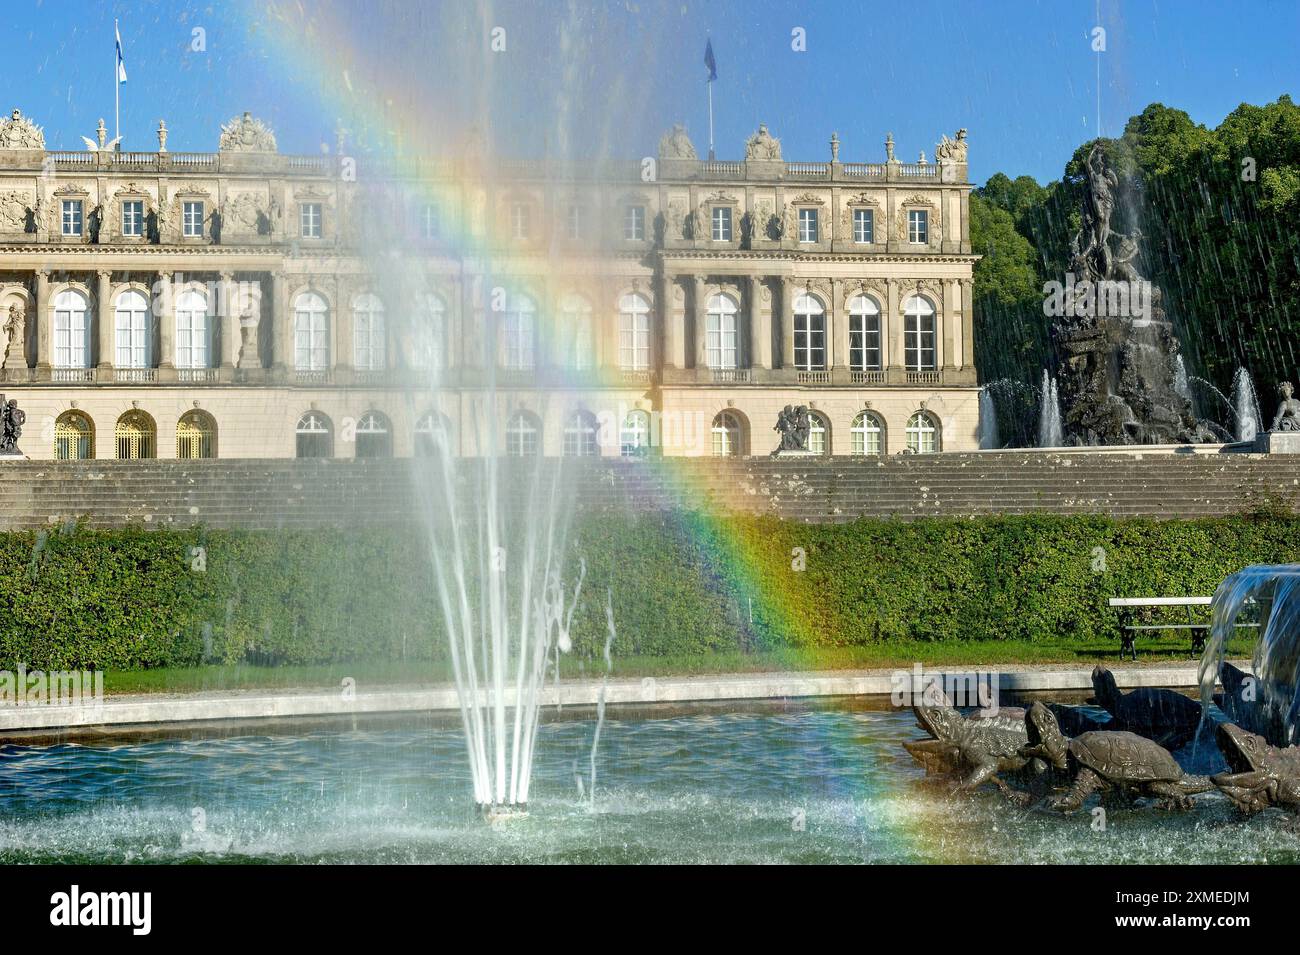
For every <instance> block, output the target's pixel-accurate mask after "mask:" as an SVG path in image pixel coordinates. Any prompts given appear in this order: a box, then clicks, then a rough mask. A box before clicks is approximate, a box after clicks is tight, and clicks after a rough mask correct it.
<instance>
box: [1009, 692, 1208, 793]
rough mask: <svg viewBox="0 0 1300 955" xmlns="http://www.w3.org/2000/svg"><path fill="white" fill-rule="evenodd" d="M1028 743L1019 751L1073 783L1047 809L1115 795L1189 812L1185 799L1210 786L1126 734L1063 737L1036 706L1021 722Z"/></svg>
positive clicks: (1164, 752) (1148, 744)
mask: <svg viewBox="0 0 1300 955" xmlns="http://www.w3.org/2000/svg"><path fill="white" fill-rule="evenodd" d="M1025 729H1026V733H1027V735H1028V737H1029V743H1028V745H1026V746H1025V747H1024V748H1023V749H1021V751H1020V753H1021V755H1022V756H1025V757H1041V758H1043V759H1046V760H1047V761H1048V762H1049V763H1050V764H1051V765H1052V766H1053V767H1054V768H1056V769H1057V770H1060V771H1062V772H1065V773H1068V775H1069V776H1070V778H1071V779H1072V780H1073V783H1072V784H1071V786H1070V788H1069V790H1068V791H1066V792H1064V793H1060V794H1057V795H1054V796H1051V797H1049V798H1048V800H1047V806H1048V808H1050V809H1056V810H1059V811H1061V812H1077V811H1078V810H1079V809H1081V808H1083V801H1084V800H1085V799H1087V798H1088V797H1089V796H1090V795H1092V794H1093V793H1095V792H1103V793H1104V792H1108V791H1117V792H1119V793H1121V794H1123V795H1125V796H1151V797H1164V798H1163V802H1162V805H1163V806H1164V807H1166V808H1170V809H1190V808H1191V805H1192V800H1191V798H1190V797H1191V796H1193V795H1195V794H1196V793H1202V792H1207V791H1208V790H1210V789H1213V788H1214V784H1213V783H1212V782H1210V780H1209V779H1207V778H1205V777H1204V776H1188V775H1186V774H1185V773H1184V772H1183V769H1182V767H1181V766H1179V765H1178V762H1177V761H1176V760H1175V759H1174V757H1173V755H1172V754H1171V753H1170V752H1169V750H1167V749H1165V748H1164V747H1163V746H1161V745H1160V744H1158V743H1155V742H1153V741H1152V740H1149V739H1147V738H1146V737H1145V736H1138V735H1137V734H1136V733H1130V732H1128V731H1126V730H1093V731H1092V732H1089V733H1084V734H1083V735H1082V736H1077V737H1075V738H1074V739H1066V737H1065V736H1064V735H1063V734H1062V733H1061V727H1060V725H1059V724H1058V723H1057V722H1056V717H1055V716H1054V715H1053V713H1052V711H1051V710H1049V709H1048V708H1047V707H1046V706H1044V705H1043V704H1042V703H1041V702H1037V703H1035V704H1034V705H1033V706H1031V707H1030V708H1029V715H1028V716H1027V717H1026V718H1025Z"/></svg>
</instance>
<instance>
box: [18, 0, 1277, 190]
mask: <svg viewBox="0 0 1300 955" xmlns="http://www.w3.org/2000/svg"><path fill="white" fill-rule="evenodd" d="M1098 9H1100V17H1098ZM114 17H118V18H120V20H121V29H122V39H123V43H124V46H125V49H126V67H127V74H128V82H127V84H126V85H125V86H124V87H123V88H122V98H123V111H122V116H123V132H124V133H125V140H124V148H126V149H145V150H147V149H153V148H155V147H156V138H155V136H154V133H153V130H154V129H155V127H156V126H157V121H158V119H159V118H160V117H162V118H166V120H167V124H168V126H169V128H170V129H171V136H170V138H169V141H168V147H169V148H170V149H172V150H210V149H214V148H215V147H216V138H217V128H218V125H219V124H220V123H221V122H223V121H225V120H227V119H229V118H230V117H231V116H232V115H235V114H236V113H238V112H240V111H242V110H244V109H248V110H251V111H252V112H253V113H254V114H256V115H259V116H263V117H266V118H267V119H268V121H270V122H271V124H272V125H273V127H274V128H275V130H276V132H277V135H278V137H279V140H280V149H281V151H282V152H319V151H320V150H321V146H322V144H323V143H332V142H333V134H332V130H333V128H334V126H335V124H336V121H337V120H338V119H340V118H341V119H343V120H344V124H345V125H346V126H348V128H350V129H354V130H356V129H357V128H358V127H359V126H362V125H365V122H366V119H367V118H369V119H370V120H371V121H372V129H371V130H370V132H369V134H368V135H369V141H370V142H372V143H373V142H375V141H376V140H377V139H378V138H381V137H382V136H383V135H392V134H393V132H394V131H396V133H397V135H400V136H405V137H407V138H411V137H415V136H422V137H423V138H424V139H425V140H426V141H429V142H434V143H437V142H438V141H439V140H441V139H446V140H448V141H451V140H453V139H454V138H455V137H456V136H457V135H459V133H460V132H461V131H462V130H463V129H464V128H465V127H466V126H467V125H468V124H476V125H478V126H480V127H484V128H486V129H487V130H488V135H489V136H490V137H491V139H492V141H493V142H495V143H496V144H497V146H498V148H500V149H501V150H502V151H503V152H506V153H511V154H515V155H530V154H534V153H537V152H539V151H540V150H541V148H542V145H541V144H542V142H543V141H548V142H550V143H551V145H552V148H555V146H556V143H557V142H559V143H560V144H561V146H562V148H566V149H567V150H568V151H569V152H571V153H573V154H574V155H583V154H593V153H594V154H606V153H607V154H611V155H618V156H624V157H634V156H640V155H644V154H647V153H650V152H653V150H654V146H655V143H656V142H657V140H658V136H659V134H660V132H661V131H662V130H663V129H665V128H666V127H667V126H669V125H670V124H671V123H672V122H673V121H675V120H680V121H684V122H685V123H686V124H687V127H688V129H689V131H690V134H691V136H692V138H693V139H694V140H695V143H696V146H697V148H698V149H699V150H700V152H701V154H703V152H704V150H705V149H706V148H707V139H708V135H707V130H708V110H707V99H706V87H705V83H704V82H703V80H704V76H705V69H704V66H703V62H702V61H703V52H704V43H705V38H706V36H711V37H712V40H713V46H714V50H715V53H716V56H717V63H718V73H719V78H718V81H717V83H715V84H714V89H713V93H714V109H715V127H716V134H715V138H716V141H717V143H718V147H717V151H718V155H719V158H734V157H738V156H739V155H740V154H741V151H742V147H743V142H744V140H745V138H746V137H747V136H748V135H749V133H750V132H752V131H753V129H754V128H755V127H756V125H757V124H758V122H760V121H763V122H766V123H768V125H769V126H770V127H771V129H772V131H773V133H774V134H775V135H777V136H779V137H780V138H781V139H782V140H783V142H784V146H785V156H786V158H787V159H797V160H822V159H827V158H829V147H828V146H827V140H828V139H829V138H830V134H831V132H832V131H837V132H838V133H839V136H840V139H841V141H842V142H843V148H842V151H841V159H843V160H846V161H880V160H881V159H883V154H884V147H883V140H884V137H885V133H886V132H889V131H892V132H893V134H894V139H895V140H896V142H897V144H898V146H897V152H898V155H899V157H900V158H902V159H904V160H907V161H914V160H915V159H916V158H917V153H918V151H919V150H922V149H924V150H925V151H926V154H927V156H929V157H933V151H934V144H935V142H936V141H937V140H938V138H939V135H940V134H941V133H948V134H949V135H951V134H952V133H953V131H955V130H956V129H957V127H959V126H966V127H968V129H969V130H970V132H969V138H970V143H971V162H972V177H973V178H974V179H975V180H976V181H978V182H982V181H983V180H984V179H986V178H987V177H988V176H989V175H991V174H992V173H994V172H998V171H1002V172H1006V173H1008V174H1009V175H1012V176H1015V175H1020V174H1023V173H1028V174H1029V175H1032V176H1034V177H1035V178H1037V179H1039V180H1040V181H1045V180H1047V179H1051V178H1056V177H1059V175H1060V174H1061V170H1062V167H1063V166H1064V163H1065V162H1066V160H1067V159H1068V158H1069V157H1070V155H1071V153H1072V152H1073V151H1074V148H1075V147H1076V146H1077V145H1078V144H1079V143H1080V142H1083V141H1084V140H1086V139H1088V138H1090V137H1091V136H1093V135H1094V134H1095V130H1096V126H1097V105H1096V103H1097V82H1096V77H1097V66H1098V59H1099V57H1098V55H1097V54H1095V53H1094V52H1093V51H1092V49H1091V42H1092V40H1091V36H1090V31H1091V30H1092V28H1093V27H1094V26H1096V25H1098V24H1100V25H1101V26H1102V27H1104V28H1105V29H1106V31H1107V34H1106V45H1107V50H1106V52H1105V53H1103V54H1101V55H1100V67H1101V84H1100V85H1101V124H1102V125H1101V128H1102V132H1103V133H1104V134H1107V135H1111V134H1115V133H1117V132H1118V131H1119V129H1120V127H1121V126H1122V123H1123V121H1124V120H1125V119H1126V118H1127V117H1128V116H1130V115H1132V114H1133V113H1135V112H1138V111H1140V110H1141V109H1142V108H1143V107H1144V106H1146V105H1147V104H1148V103H1151V102H1156V101H1158V102H1163V103H1165V104H1166V105H1168V106H1173V107H1177V108H1180V109H1184V110H1187V111H1188V112H1189V113H1190V114H1191V115H1192V117H1193V118H1194V119H1195V120H1197V121H1199V122H1203V123H1206V124H1208V125H1211V126H1213V125H1217V124H1218V123H1219V121H1220V120H1222V118H1223V116H1224V115H1225V114H1227V113H1228V112H1230V111H1231V110H1232V109H1234V108H1235V107H1236V106H1237V105H1238V104H1240V103H1242V102H1251V103H1257V104H1262V103H1265V102H1269V101H1272V100H1274V99H1276V98H1277V97H1278V96H1279V95H1280V94H1282V93H1291V94H1292V95H1293V96H1295V95H1300V89H1297V87H1300V83H1298V82H1297V80H1300V66H1298V65H1297V64H1298V63H1300V56H1297V52H1296V50H1297V38H1298V37H1300V2H1297V0H1285V2H1270V0H1251V2H1250V3H1249V4H1230V3H1223V2H1219V3H1213V2H1201V0H1181V2H1178V0H1129V2H1123V3H1118V2H1115V0H1102V2H1101V3H1100V7H1099V8H1098V5H1097V3H1096V2H1095V0H1083V2H1075V0H1061V2H1053V0H1037V2H1035V0H1026V2H1018V3H1009V2H994V0H989V2H957V0H930V2H925V3H918V2H912V3H908V2H901V3H900V2H897V0H887V2H879V0H873V2H869V3H861V2H850V3H829V2H819V3H807V2H803V3H788V2H775V0H728V2H710V3H697V2H681V0H625V2H622V3H617V4H615V3H606V2H598V0H572V2H571V3H570V2H561V0H528V2H524V0H519V2H498V3H492V4H488V3H485V2H479V3H471V2H470V0H457V2H454V3H438V2H436V0H404V2H396V0H276V2H269V0H226V2H217V0H208V2H189V0H172V2H164V0H108V2H104V0H43V2H42V0H6V2H5V22H6V23H7V25H8V26H9V35H10V37H11V38H12V41H11V43H10V44H9V46H8V49H7V50H6V62H5V77H6V84H5V85H6V87H7V89H8V92H9V99H10V103H9V104H6V105H7V106H8V107H9V108H12V107H13V106H17V107H19V108H21V109H22V110H23V111H24V112H25V113H27V114H29V115H31V116H32V117H33V118H35V119H36V121H37V122H39V123H40V124H41V125H43V126H44V127H45V129H46V135H47V141H48V143H49V144H50V146H51V148H67V149H80V148H83V147H82V145H81V140H80V137H81V136H82V135H87V136H90V135H93V133H94V128H95V123H96V121H97V120H98V119H99V117H101V116H103V117H104V118H105V119H106V121H107V123H108V126H109V129H110V136H111V130H112V127H113V79H112V77H113V73H112V70H113V18H114ZM497 26H499V27H502V28H504V29H505V31H506V32H505V42H506V50H505V51H504V52H500V53H493V52H491V51H490V50H489V48H488V43H489V34H490V31H491V29H492V28H493V27H497ZM196 27H197V28H201V29H202V30H203V31H204V32H203V39H204V42H205V45H206V50H204V51H202V52H200V51H195V50H192V49H191V46H192V45H193V42H194V41H193V37H194V34H193V31H194V29H195V28H196ZM796 27H801V28H803V30H804V31H805V34H806V42H807V49H806V51H804V52H796V51H794V50H793V49H792V48H791V42H792V37H791V31H792V30H793V29H794V28H796ZM385 128H386V130H387V133H385V132H384V130H385ZM366 135H367V134H365V133H362V136H363V137H365V136H366Z"/></svg>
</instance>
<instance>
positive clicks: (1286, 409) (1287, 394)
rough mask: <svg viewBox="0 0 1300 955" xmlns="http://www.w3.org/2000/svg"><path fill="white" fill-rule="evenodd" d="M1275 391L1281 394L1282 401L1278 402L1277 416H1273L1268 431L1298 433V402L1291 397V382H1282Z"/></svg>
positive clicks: (1299, 429)
mask: <svg viewBox="0 0 1300 955" xmlns="http://www.w3.org/2000/svg"><path fill="white" fill-rule="evenodd" d="M1277 390H1278V391H1280V392H1281V393H1282V400H1281V401H1280V402H1278V406H1277V414H1275V415H1273V426H1272V427H1271V428H1269V430H1270V431H1300V400H1297V399H1296V398H1295V397H1293V396H1294V394H1295V388H1294V387H1293V386H1292V384H1291V382H1289V381H1284V382H1282V384H1280V385H1278V386H1277Z"/></svg>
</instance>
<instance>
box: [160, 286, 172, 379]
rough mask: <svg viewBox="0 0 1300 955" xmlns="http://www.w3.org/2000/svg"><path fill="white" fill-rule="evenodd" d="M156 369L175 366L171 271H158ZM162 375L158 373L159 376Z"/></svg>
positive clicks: (168, 368)
mask: <svg viewBox="0 0 1300 955" xmlns="http://www.w3.org/2000/svg"><path fill="white" fill-rule="evenodd" d="M157 301H158V369H159V371H164V370H166V371H170V370H172V369H173V368H175V367H176V295H175V290H174V289H173V288H172V273H171V272H159V273H158V299H157ZM162 377H164V376H163V375H159V378H162Z"/></svg>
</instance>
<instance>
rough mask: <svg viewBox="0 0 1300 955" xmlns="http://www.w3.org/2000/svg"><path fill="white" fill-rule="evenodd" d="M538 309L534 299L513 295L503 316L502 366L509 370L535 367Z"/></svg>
mask: <svg viewBox="0 0 1300 955" xmlns="http://www.w3.org/2000/svg"><path fill="white" fill-rule="evenodd" d="M535 329H536V310H535V308H534V307H533V302H532V299H530V298H528V297H527V296H524V295H515V296H511V299H510V301H509V302H508V303H507V307H506V311H505V314H504V315H503V316H502V317H501V367H502V368H505V369H506V370H508V371H531V370H532V369H533V361H534V358H533V341H534V332H535Z"/></svg>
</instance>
